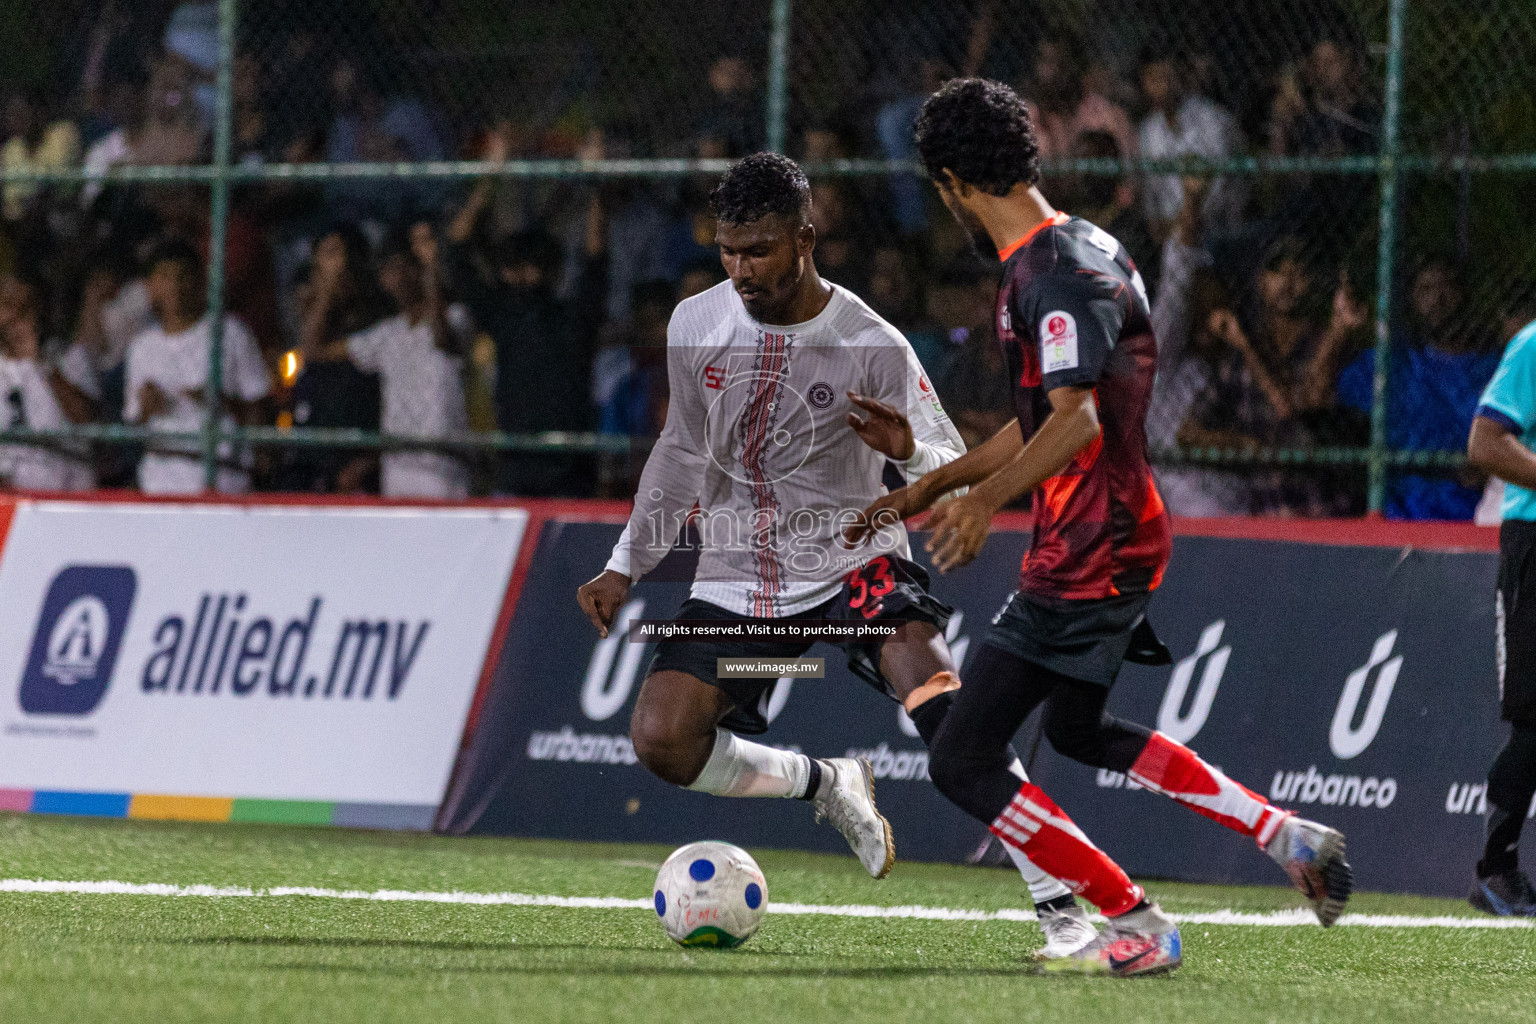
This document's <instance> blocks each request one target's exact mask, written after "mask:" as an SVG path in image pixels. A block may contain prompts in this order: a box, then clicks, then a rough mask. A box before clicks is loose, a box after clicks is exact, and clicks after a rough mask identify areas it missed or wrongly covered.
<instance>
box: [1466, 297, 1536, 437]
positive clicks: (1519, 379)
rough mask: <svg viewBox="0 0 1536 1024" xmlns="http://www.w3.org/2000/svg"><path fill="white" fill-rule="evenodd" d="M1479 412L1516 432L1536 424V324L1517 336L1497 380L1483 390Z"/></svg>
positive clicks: (1499, 370) (1512, 342)
mask: <svg viewBox="0 0 1536 1024" xmlns="http://www.w3.org/2000/svg"><path fill="white" fill-rule="evenodd" d="M1477 415H1479V416H1482V417H1484V418H1485V419H1491V420H1493V421H1494V422H1495V423H1498V424H1500V425H1501V426H1503V427H1504V428H1505V429H1506V430H1508V431H1509V432H1510V433H1512V434H1523V433H1525V432H1526V431H1528V430H1530V429H1531V427H1532V425H1533V424H1536V324H1532V325H1531V326H1529V327H1527V328H1525V330H1523V331H1521V332H1520V333H1519V334H1517V335H1515V337H1514V340H1512V341H1511V342H1510V343H1509V347H1508V348H1507V349H1505V350H1504V358H1503V359H1501V360H1499V368H1498V369H1497V370H1495V371H1494V374H1493V379H1492V380H1490V381H1489V382H1488V386H1487V387H1486V388H1485V389H1483V397H1482V400H1481V401H1480V402H1479V403H1478V406H1477Z"/></svg>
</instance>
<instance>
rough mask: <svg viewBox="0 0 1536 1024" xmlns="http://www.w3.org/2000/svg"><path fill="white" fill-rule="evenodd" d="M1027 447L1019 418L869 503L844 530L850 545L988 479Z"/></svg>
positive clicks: (844, 539)
mask: <svg viewBox="0 0 1536 1024" xmlns="http://www.w3.org/2000/svg"><path fill="white" fill-rule="evenodd" d="M1023 447H1024V439H1023V436H1022V435H1021V434H1020V433H1019V424H1018V421H1017V420H1009V421H1008V422H1007V423H1006V424H1004V425H1003V428H1002V429H1001V430H999V431H998V432H997V433H995V434H993V435H992V436H991V437H989V438H987V440H986V441H984V442H982V443H981V444H979V445H977V446H976V447H975V448H972V449H971V450H970V451H968V452H966V453H965V454H964V455H962V456H960V457H959V458H958V459H955V460H954V461H953V462H947V463H945V464H944V465H942V466H940V467H938V468H937V469H934V470H932V471H930V472H928V473H925V474H923V475H922V476H921V477H919V478H918V479H916V480H914V481H912V483H910V484H908V485H907V486H905V487H902V488H900V489H898V490H895V491H892V492H891V493H890V494H887V495H885V496H883V497H881V498H879V499H878V500H876V501H874V502H873V503H871V504H870V505H869V507H868V508H866V509H865V510H864V512H863V513H862V514H861V516H860V517H859V519H858V521H857V522H855V523H853V524H851V525H850V526H848V527H847V528H846V529H845V530H844V531H843V541H844V543H846V544H847V545H848V546H849V547H853V546H856V545H858V544H859V543H861V542H862V541H863V540H864V538H865V537H867V536H869V535H870V534H872V533H874V532H876V531H877V530H879V529H881V528H883V527H888V526H894V525H896V524H897V523H899V522H901V521H902V520H905V519H910V518H912V517H913V516H915V515H917V514H919V513H921V512H926V511H927V510H928V509H930V508H932V507H933V505H934V503H935V502H937V501H938V500H939V499H940V498H942V497H943V496H944V495H946V494H948V493H949V492H950V491H954V490H957V489H959V488H961V487H967V486H969V485H971V484H973V483H977V482H979V481H981V480H985V479H986V478H987V477H989V476H991V475H992V474H993V473H996V472H997V471H998V470H999V469H1001V468H1003V467H1004V466H1006V465H1007V464H1008V463H1009V462H1011V461H1012V460H1013V459H1014V457H1015V456H1017V455H1018V454H1019V452H1020V450H1022V448H1023Z"/></svg>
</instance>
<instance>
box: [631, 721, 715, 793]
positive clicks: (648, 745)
mask: <svg viewBox="0 0 1536 1024" xmlns="http://www.w3.org/2000/svg"><path fill="white" fill-rule="evenodd" d="M629 741H630V743H631V744H633V745H634V748H635V757H636V758H637V759H638V760H639V761H640V763H641V764H643V765H645V767H646V768H647V769H649V770H650V772H651V774H653V775H655V776H656V777H657V778H659V779H661V780H662V781H663V782H670V783H672V785H674V786H686V785H688V784H689V783H691V782H693V780H694V779H696V778H698V777H699V772H701V771H703V770H704V764H705V762H707V761H708V760H709V752H710V751H711V750H712V749H713V748H714V741H715V733H714V730H713V729H711V730H709V731H708V732H707V733H702V734H701V733H699V732H698V730H696V729H691V728H685V727H683V726H682V724H681V723H679V722H678V721H677V720H676V719H669V718H668V717H666V716H663V715H659V714H651V713H646V712H645V711H644V710H642V709H641V708H638V707H637V708H636V709H635V714H634V716H633V717H632V718H631V719H630V721H629Z"/></svg>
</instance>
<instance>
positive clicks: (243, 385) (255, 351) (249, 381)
mask: <svg viewBox="0 0 1536 1024" xmlns="http://www.w3.org/2000/svg"><path fill="white" fill-rule="evenodd" d="M224 393H225V394H229V395H234V396H235V397H236V398H238V399H240V400H241V401H242V402H254V401H256V400H257V399H261V398H266V397H267V396H268V395H270V394H271V393H272V375H271V374H270V373H269V372H268V371H267V364H266V361H265V360H263V359H262V358H261V349H259V348H257V346H256V338H255V336H254V335H252V334H251V330H250V328H249V327H247V326H245V324H243V323H242V322H240V321H239V320H236V319H234V318H233V317H231V318H229V319H228V320H225V321H224Z"/></svg>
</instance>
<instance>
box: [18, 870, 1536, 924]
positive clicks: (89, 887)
mask: <svg viewBox="0 0 1536 1024" xmlns="http://www.w3.org/2000/svg"><path fill="white" fill-rule="evenodd" d="M0 893H32V894H53V893H66V894H76V895H87V896H204V897H234V898H239V897H246V898H266V897H273V896H307V897H311V898H314V899H330V900H366V901H371V902H376V903H455V904H463V905H468V906H480V907H491V906H508V907H561V908H565V909H574V910H651V909H652V908H651V901H650V900H630V899H622V898H619V897H616V896H539V895H531V894H529V893H521V892H411V891H408V890H403V889H376V890H373V891H365V890H361V889H317V888H313V887H311V886H276V887H273V888H270V889H252V888H247V887H245V886H217V885H165V884H160V883H147V884H141V883H136V882H62V881H47V880H43V879H31V878H5V879H0ZM769 909H770V910H771V911H772V912H773V913H775V914H806V915H815V916H821V917H878V918H884V919H891V918H904V919H910V920H918V921H1033V920H1034V919H1035V914H1034V911H1032V910H1014V909H1003V910H964V909H956V908H952V907H922V906H905V907H877V906H869V905H860V904H822V903H771V904H770V905H769ZM1169 916H1171V917H1172V918H1173V919H1174V920H1175V921H1177V922H1179V923H1180V924H1202V925H1245V926H1250V927H1254V926H1257V927H1265V928H1277V927H1278V928H1288V927H1297V926H1301V925H1310V926H1316V924H1317V918H1316V917H1314V916H1313V914H1312V912H1311V911H1310V910H1301V909H1296V910H1276V911H1272V912H1269V913H1254V912H1249V911H1240V910H1215V911H1210V912H1208V913H1203V914H1171V915H1169ZM1338 923H1339V925H1340V926H1342V927H1351V926H1353V927H1357V928H1506V929H1508V928H1514V929H1536V920H1522V919H1515V918H1503V917H1451V916H1449V915H1441V916H1437V917H1429V916H1415V915H1400V914H1345V915H1344V916H1343V917H1341V918H1339V922H1338Z"/></svg>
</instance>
